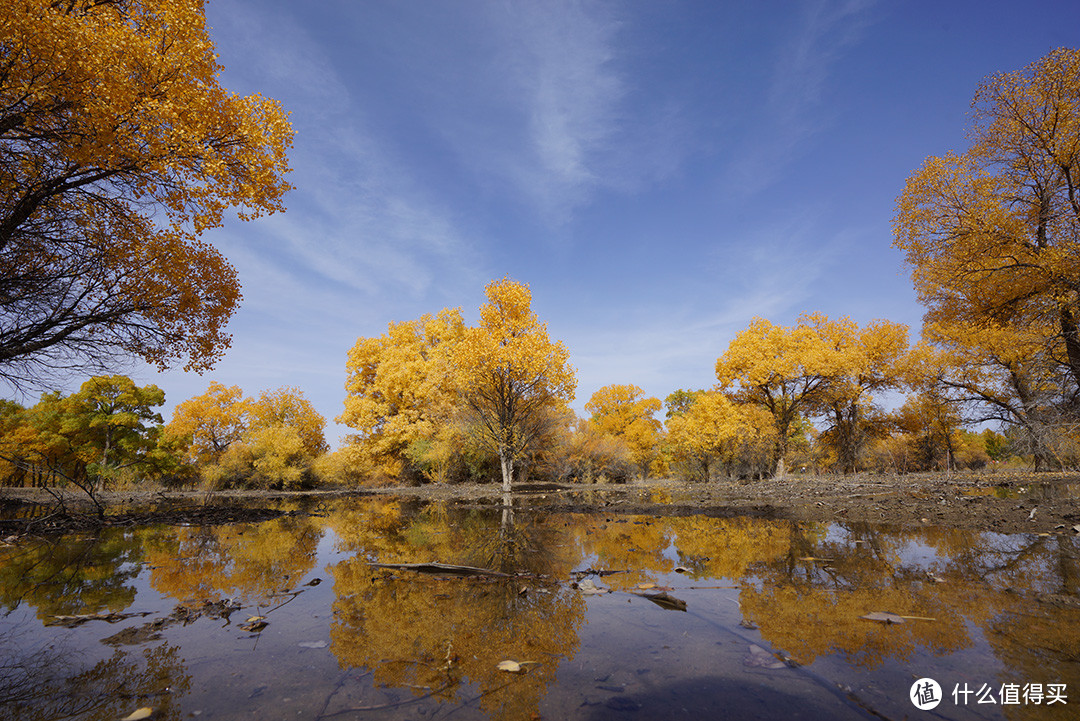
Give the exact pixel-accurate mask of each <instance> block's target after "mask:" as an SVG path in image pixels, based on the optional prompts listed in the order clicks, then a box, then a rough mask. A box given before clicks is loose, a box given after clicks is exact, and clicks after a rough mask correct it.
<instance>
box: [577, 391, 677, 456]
mask: <svg viewBox="0 0 1080 721" xmlns="http://www.w3.org/2000/svg"><path fill="white" fill-rule="evenodd" d="M661 405H662V404H661V403H660V399H659V398H647V397H645V391H643V390H642V389H641V388H639V387H638V386H636V385H609V386H604V387H603V388H601V389H600V390H598V391H596V392H595V393H593V394H592V397H591V398H589V402H588V403H586V404H585V410H586V411H588V412H589V413H590V414H592V415H591V417H590V418H589V423H590V424H591V425H592V426H593V428H594V429H595V430H596V431H597V432H598V433H600V434H608V435H612V436H616V437H618V438H622V439H624V440H625V441H626V445H627V446H628V447H629V448H630V454H631V457H632V458H633V460H634V464H635V465H636V466H637V468H638V472H639V473H640V474H642V475H645V474H647V473H649V471H650V469H651V466H652V465H653V463H654V461H656V460H657V457H658V452H657V444H658V443H659V442H660V432H661V428H662V426H661V425H660V421H658V420H657V419H656V418H654V417H653V414H654V413H656V412H658V411H659V410H660V407H661Z"/></svg>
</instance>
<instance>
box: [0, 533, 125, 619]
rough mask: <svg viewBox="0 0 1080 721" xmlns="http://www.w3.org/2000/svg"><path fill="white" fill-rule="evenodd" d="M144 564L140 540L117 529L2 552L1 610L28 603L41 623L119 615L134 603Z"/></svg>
mask: <svg viewBox="0 0 1080 721" xmlns="http://www.w3.org/2000/svg"><path fill="white" fill-rule="evenodd" d="M141 561H142V544H141V542H140V540H139V538H138V537H137V536H136V535H135V534H134V533H132V532H130V531H121V530H117V529H106V530H103V531H100V532H98V533H96V534H94V535H90V536H61V537H54V538H50V539H47V540H42V541H36V542H30V543H22V544H19V545H17V546H9V547H4V548H0V607H3V608H6V609H13V608H15V607H16V606H18V605H19V604H20V603H29V604H30V605H32V606H34V607H35V608H37V613H38V617H39V618H41V619H42V620H48V619H49V617H51V616H55V615H61V614H67V615H70V614H79V613H96V612H98V611H104V610H109V611H121V610H123V609H125V608H127V607H128V606H130V605H131V603H132V601H134V599H135V588H134V586H132V585H131V582H132V581H133V579H134V578H135V577H136V576H137V575H138V574H139V567H140V566H139V564H140V562H141Z"/></svg>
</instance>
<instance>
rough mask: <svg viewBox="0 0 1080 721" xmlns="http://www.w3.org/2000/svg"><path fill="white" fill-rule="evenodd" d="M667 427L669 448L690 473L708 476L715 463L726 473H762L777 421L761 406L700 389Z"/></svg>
mask: <svg viewBox="0 0 1080 721" xmlns="http://www.w3.org/2000/svg"><path fill="white" fill-rule="evenodd" d="M667 429H668V443H669V444H670V446H671V448H672V452H673V453H674V454H675V456H676V458H678V459H679V460H680V461H681V462H682V464H683V465H684V466H685V467H686V468H687V474H688V475H690V476H691V477H692V478H698V479H701V480H709V478H710V476H711V473H712V469H713V467H714V464H719V465H720V467H721V468H723V469H724V471H725V473H726V474H727V475H728V476H736V475H756V476H761V475H764V474H766V473H768V472H769V471H770V470H771V468H772V465H771V461H772V458H773V449H774V448H775V446H776V426H775V423H774V419H773V416H772V415H771V414H770V413H769V412H768V411H767V410H766V409H764V408H762V407H760V406H757V405H754V404H749V403H743V404H740V403H735V402H733V401H732V400H731V399H730V398H728V397H727V396H726V395H724V394H723V393H716V392H711V393H702V394H699V395H698V396H697V397H696V398H694V400H693V402H692V403H691V404H690V406H689V407H687V408H686V410H684V411H683V412H681V413H677V414H675V415H673V416H672V417H671V418H669V419H668V422H667Z"/></svg>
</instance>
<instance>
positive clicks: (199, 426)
mask: <svg viewBox="0 0 1080 721" xmlns="http://www.w3.org/2000/svg"><path fill="white" fill-rule="evenodd" d="M325 427H326V420H325V419H324V418H323V417H322V415H320V414H319V412H318V411H316V410H315V408H314V406H312V405H311V402H310V401H308V400H307V399H306V398H304V395H303V393H302V392H301V391H299V390H298V389H296V388H279V389H278V390H276V391H270V390H265V391H262V393H261V394H260V395H259V397H258V398H257V399H256V398H244V395H243V390H242V389H241V388H240V387H239V386H231V387H226V386H224V385H222V384H220V383H217V382H216V381H211V383H210V386H209V387H208V388H207V390H206V393H204V394H202V395H199V396H195V397H194V398H190V399H188V400H186V401H184V402H183V403H180V404H179V405H177V406H176V409H175V410H174V411H173V418H172V420H171V421H170V422H169V424H168V426H166V427H165V442H166V444H167V445H168V446H169V447H170V448H172V449H173V450H174V452H176V453H177V455H178V456H179V457H180V459H181V460H182V461H183V462H185V463H187V464H189V466H191V467H192V468H194V470H195V472H197V473H198V474H199V475H200V476H201V477H202V479H203V481H204V482H205V483H206V484H207V486H208V488H210V489H213V488H216V487H218V486H220V485H222V484H224V485H230V484H233V483H249V484H254V485H257V486H260V487H268V486H284V487H287V488H295V487H299V486H301V485H304V484H306V483H308V482H310V481H311V480H313V477H314V476H313V471H312V464H313V462H314V461H315V459H316V458H317V457H319V456H320V455H322V454H324V453H325V452H326V451H327V448H328V446H327V444H326V440H325V438H324V436H323V429H324V428H325Z"/></svg>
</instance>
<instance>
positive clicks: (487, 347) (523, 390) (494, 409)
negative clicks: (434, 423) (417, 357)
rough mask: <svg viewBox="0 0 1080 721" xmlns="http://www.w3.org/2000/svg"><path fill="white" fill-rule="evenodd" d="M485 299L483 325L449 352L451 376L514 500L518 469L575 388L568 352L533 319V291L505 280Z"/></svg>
mask: <svg viewBox="0 0 1080 721" xmlns="http://www.w3.org/2000/svg"><path fill="white" fill-rule="evenodd" d="M486 293H487V298H488V302H487V303H485V304H484V305H483V306H481V308H480V323H479V325H478V326H476V327H470V328H466V329H465V332H464V334H463V335H462V338H461V340H460V342H458V343H456V344H454V345H452V346H451V347H450V348H448V351H449V354H448V365H447V368H448V370H449V374H450V377H451V379H452V383H453V386H454V387H455V388H456V389H457V391H458V393H459V395H460V397H461V400H462V402H463V403H464V405H465V406H466V407H467V408H468V409H469V410H470V411H471V412H472V414H473V416H474V427H475V428H476V430H477V433H478V435H479V438H480V439H481V441H482V442H483V443H484V444H485V445H486V446H487V447H488V448H489V449H490V450H491V451H492V452H494V453H495V454H496V455H498V457H499V464H500V467H501V471H502V482H503V490H504V491H506V492H509V491H510V489H511V485H512V483H513V479H514V464H515V463H516V462H518V461H520V460H521V459H522V458H524V457H525V455H526V454H527V452H528V451H529V449H530V445H531V444H532V443H533V442H534V441H535V440H537V439H538V438H540V437H542V436H543V435H544V434H545V433H546V432H547V430H548V423H549V422H550V420H551V418H552V413H550V411H551V410H552V409H554V408H557V407H558V406H559V405H560V404H562V403H568V402H569V401H571V400H573V398H574V389H575V387H576V386H577V380H576V379H575V378H574V369H573V367H572V366H571V365H570V364H569V363H568V358H569V352H568V351H567V350H566V346H564V345H563V344H562V342H560V341H552V340H551V339H550V338H549V337H548V332H547V324H546V323H541V322H540V320H539V318H537V316H536V314H535V313H534V312H533V311H532V292H531V291H530V290H529V286H528V285H526V284H523V283H517V282H514V281H513V280H510V279H509V278H503V279H502V280H498V281H492V282H491V283H489V284H488V285H487V288H486Z"/></svg>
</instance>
